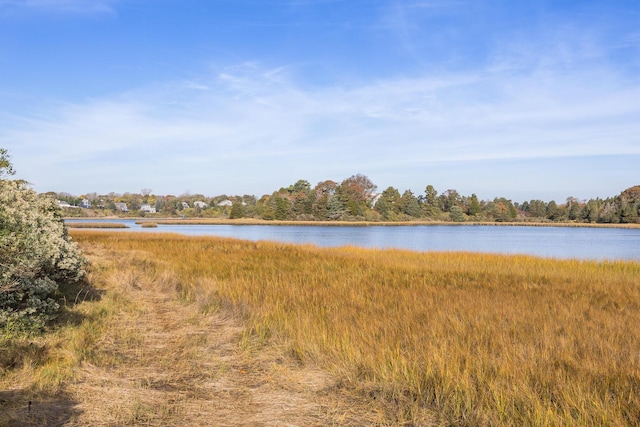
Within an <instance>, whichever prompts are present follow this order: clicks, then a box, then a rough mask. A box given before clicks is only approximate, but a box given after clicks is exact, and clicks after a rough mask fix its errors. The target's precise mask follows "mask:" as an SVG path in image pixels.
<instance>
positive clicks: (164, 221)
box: [64, 216, 640, 229]
mask: <svg viewBox="0 0 640 427" xmlns="http://www.w3.org/2000/svg"><path fill="white" fill-rule="evenodd" d="M64 219H65V221H67V220H73V221H76V220H80V221H85V220H91V221H95V222H100V221H105V220H122V221H124V220H134V221H135V222H136V224H144V223H155V224H158V225H275V226H293V225H298V226H336V227H338V226H351V227H376V226H377V227H394V226H438V225H453V226H464V225H473V226H491V227H505V226H506V227H517V226H522V227H576V228H624V229H640V224H603V223H586V222H585V223H582V222H481V221H466V222H450V221H376V222H374V221H278V220H264V219H253V218H239V219H227V218H197V219H178V218H144V217H130V218H126V217H125V218H123V217H118V216H109V217H102V218H86V219H85V218H77V217H66V218H64Z"/></svg>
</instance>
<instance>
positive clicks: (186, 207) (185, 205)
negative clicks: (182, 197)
mask: <svg viewBox="0 0 640 427" xmlns="http://www.w3.org/2000/svg"><path fill="white" fill-rule="evenodd" d="M189 208H190V206H189V203H187V202H182V209H189Z"/></svg>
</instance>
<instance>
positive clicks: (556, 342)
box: [72, 230, 640, 426]
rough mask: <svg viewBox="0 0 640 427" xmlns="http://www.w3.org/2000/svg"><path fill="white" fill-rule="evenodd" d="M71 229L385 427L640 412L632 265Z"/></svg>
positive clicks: (636, 276) (574, 420)
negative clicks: (325, 373)
mask: <svg viewBox="0 0 640 427" xmlns="http://www.w3.org/2000/svg"><path fill="white" fill-rule="evenodd" d="M72 235H73V237H74V238H75V239H76V240H77V241H78V242H80V244H81V245H83V246H85V245H90V246H92V247H102V248H104V250H105V252H104V253H106V254H108V253H110V252H112V253H115V252H117V253H119V254H121V255H122V254H128V255H127V256H129V257H131V258H132V259H133V258H135V259H138V260H139V263H138V265H143V266H144V271H143V272H138V273H136V272H135V271H134V272H131V271H129V272H127V271H122V272H121V274H133V275H135V274H146V275H150V274H171V275H173V277H175V279H176V283H177V284H178V285H177V286H178V288H179V291H180V293H181V295H182V296H183V298H185V299H186V300H189V301H193V302H197V304H198V307H199V308H200V309H201V310H203V311H215V310H218V309H219V308H221V307H224V308H225V309H227V308H228V309H232V310H234V311H235V312H236V313H237V314H238V315H239V316H240V317H241V318H243V319H244V321H245V324H246V331H245V335H244V336H245V346H246V348H247V349H248V350H250V351H252V350H253V349H260V348H262V347H264V346H269V345H271V344H277V345H285V346H287V348H288V349H289V352H290V354H291V355H293V356H294V357H296V358H297V359H298V360H299V361H300V362H301V363H302V364H305V363H310V364H316V365H318V366H320V367H322V368H325V369H327V370H329V371H331V372H332V373H333V374H335V375H336V376H337V377H338V378H340V380H341V382H340V386H341V387H345V388H348V389H351V390H357V391H358V392H359V393H360V394H361V395H363V396H367V397H368V398H369V399H371V401H372V402H373V401H374V400H375V401H376V402H378V403H379V402H384V405H385V408H386V410H387V417H388V418H387V419H388V420H389V423H390V424H394V423H397V424H402V423H407V424H408V423H414V424H421V423H427V421H426V420H429V423H433V424H436V425H514V426H515V425H518V426H519V425H637V424H638V423H640V328H638V327H637V325H640V263H637V262H591V261H575V260H549V259H542V258H536V257H529V256H501V255H483V254H471V253H415V252H409V251H401V250H384V251H381V250H368V249H358V248H353V247H346V248H337V249H336V248H331V249H323V248H317V247H312V246H294V245H286V244H279V243H269V242H257V243H256V242H245V241H238V240H232V239H222V238H215V237H197V238H194V237H185V236H178V235H170V234H147V233H144V234H128V233H127V234H124V233H112V232H110V233H105V232H97V231H87V230H73V231H72ZM132 265H133V264H132ZM128 268H135V267H128Z"/></svg>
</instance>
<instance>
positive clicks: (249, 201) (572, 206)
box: [49, 174, 640, 224]
mask: <svg viewBox="0 0 640 427" xmlns="http://www.w3.org/2000/svg"><path fill="white" fill-rule="evenodd" d="M49 195H51V196H53V197H55V198H57V199H58V200H62V201H66V202H67V203H69V204H72V205H75V206H80V204H81V202H82V200H88V201H89V202H90V203H91V206H92V207H93V208H94V210H95V209H99V210H101V211H102V212H108V213H117V214H119V215H125V214H124V213H122V212H119V211H117V209H116V205H115V204H116V203H126V204H127V206H128V210H129V212H128V215H130V216H139V215H154V216H169V217H173V216H176V217H200V218H230V219H236V218H257V219H264V220H288V221H373V222H375V221H417V220H432V221H452V222H465V221H474V222H583V223H607V224H616V223H638V222H639V221H640V220H639V211H640V185H636V186H633V187H630V188H628V189H626V190H624V191H622V192H621V193H620V194H619V195H617V196H611V197H607V198H605V199H601V198H596V199H590V200H579V199H577V198H575V197H568V198H567V199H566V200H565V201H564V202H562V203H557V202H556V201H554V200H551V201H549V202H545V201H543V200H537V199H536V200H528V201H524V202H521V203H519V202H514V201H512V200H510V199H507V198H504V197H496V198H494V199H493V200H480V199H479V198H478V197H477V196H476V195H475V194H471V195H470V196H465V195H461V194H459V193H458V192H457V191H456V190H454V189H448V190H445V191H443V192H439V191H438V190H437V189H436V188H434V187H433V186H432V185H427V186H426V187H425V190H424V193H422V194H414V193H413V192H412V191H411V190H405V191H403V192H402V193H401V192H400V191H399V190H398V189H397V188H394V187H388V188H387V189H385V190H383V191H382V192H377V186H376V185H375V184H374V183H373V182H372V181H371V180H370V179H369V178H368V177H367V176H365V175H362V174H356V175H353V176H351V177H349V178H346V179H344V180H343V181H342V182H340V183H338V182H336V181H332V180H326V181H321V182H319V183H317V184H316V185H315V186H313V187H312V186H311V184H310V183H309V181H307V180H304V179H301V180H298V181H296V182H295V183H294V184H291V185H289V186H287V187H282V188H280V189H279V190H277V191H274V192H273V193H271V194H265V195H263V196H262V197H260V198H257V197H255V196H253V195H243V196H239V195H236V196H230V195H226V194H222V195H219V196H215V197H206V196H204V195H202V194H183V195H180V196H174V195H164V196H161V195H154V194H153V193H152V191H151V190H150V189H143V190H142V191H141V192H140V193H124V194H116V193H110V194H107V195H98V194H96V193H90V194H85V195H80V196H73V195H71V194H69V193H49ZM144 205H146V206H153V208H154V209H155V213H153V214H149V213H147V212H141V211H140V209H141V207H142V206H144ZM69 214H70V215H73V212H69ZM75 214H76V215H78V216H80V215H83V212H82V211H81V210H77V212H76V213H75Z"/></svg>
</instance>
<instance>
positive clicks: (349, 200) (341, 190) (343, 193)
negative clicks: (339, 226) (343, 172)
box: [336, 174, 377, 217]
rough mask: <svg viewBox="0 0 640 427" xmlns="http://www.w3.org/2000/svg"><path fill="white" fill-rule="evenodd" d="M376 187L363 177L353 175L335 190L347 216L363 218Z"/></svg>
mask: <svg viewBox="0 0 640 427" xmlns="http://www.w3.org/2000/svg"><path fill="white" fill-rule="evenodd" d="M376 188H377V186H376V185H375V184H374V183H373V182H371V180H370V179H369V178H367V177H366V176H364V175H361V174H357V175H353V176H351V177H349V178H347V179H345V180H344V181H342V183H340V186H339V187H338V188H337V189H336V192H337V193H338V194H339V198H340V201H341V202H342V204H343V205H344V207H345V209H346V211H347V214H349V215H350V216H352V217H363V216H364V213H365V210H366V209H367V208H370V207H371V202H372V200H373V195H374V192H375V190H376Z"/></svg>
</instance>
